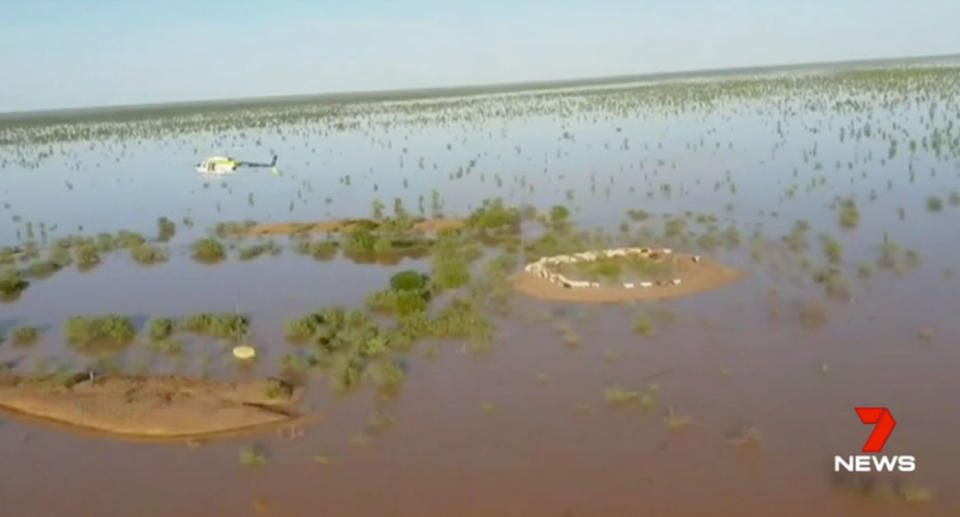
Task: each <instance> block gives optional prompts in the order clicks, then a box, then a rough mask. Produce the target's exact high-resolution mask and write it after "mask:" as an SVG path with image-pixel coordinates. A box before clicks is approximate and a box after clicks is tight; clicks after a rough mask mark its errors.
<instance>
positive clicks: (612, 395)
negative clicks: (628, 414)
mask: <svg viewBox="0 0 960 517" xmlns="http://www.w3.org/2000/svg"><path fill="white" fill-rule="evenodd" d="M603 398H605V399H606V400H607V402H609V403H611V404H617V405H622V404H627V403H630V402H635V401H638V400H640V392H639V391H636V390H630V389H626V388H623V387H621V386H610V387H608V388H607V389H605V390H604V391H603Z"/></svg>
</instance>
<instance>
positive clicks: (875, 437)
mask: <svg viewBox="0 0 960 517" xmlns="http://www.w3.org/2000/svg"><path fill="white" fill-rule="evenodd" d="M856 409H857V415H858V416H859V417H860V421H861V422H863V423H865V424H875V427H874V428H873V432H871V433H870V437H869V438H867V443H865V444H863V452H880V450H881V449H883V445H884V444H885V443H887V438H889V437H890V433H891V432H893V428H894V427H895V426H896V425H897V422H896V421H895V420H894V419H893V415H891V414H890V410H889V409H887V408H885V407H858V408H856Z"/></svg>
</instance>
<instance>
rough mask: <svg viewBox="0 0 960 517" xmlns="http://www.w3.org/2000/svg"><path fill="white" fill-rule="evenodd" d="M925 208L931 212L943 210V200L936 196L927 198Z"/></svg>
mask: <svg viewBox="0 0 960 517" xmlns="http://www.w3.org/2000/svg"><path fill="white" fill-rule="evenodd" d="M927 210H929V211H931V212H939V211H941V210H943V200H941V199H940V198H938V197H936V196H933V197H929V198H927Z"/></svg>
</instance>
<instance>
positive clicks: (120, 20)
mask: <svg viewBox="0 0 960 517" xmlns="http://www.w3.org/2000/svg"><path fill="white" fill-rule="evenodd" d="M0 13H2V16H0V49H2V50H0V112H4V111H24V110H34V109H52V108H68V107H85V106H104V105H125V104H142V103H159V102H179V101H188V100H205V99H224V98H243V97H260V96H274V95H293V94H310V93H327V92H346V91H369V90H392V89H407V88H424V87H440V86H462V85H475V84H493V83H505V82H521V81H535V80H553V79H572V78H584V77H602V76H610V75H633V74H646V73H656V72H668V71H683V70H699V69H712V68H730V67H742V66H760V65H776V64H791V63H809V62H821V61H841V60H851V59H872V58H884V57H904V56H925V55H938V54H955V53H960V29H958V26H957V24H956V21H957V20H960V1H958V0H910V1H905V0H802V1H800V0H797V1H785V0H724V1H720V0H714V1H708V0H591V1H572V0H553V1H549V2H548V1H542V0H484V1H472V0H382V1H376V0H341V1H336V2H333V1H325V0H312V1H310V0H298V1H294V0H273V1H252V0H229V1H225V0H207V1H203V0H192V1H190V0H165V1H152V0H150V1H148V0H100V1H93V0H0Z"/></svg>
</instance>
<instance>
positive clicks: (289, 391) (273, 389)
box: [266, 378, 293, 400]
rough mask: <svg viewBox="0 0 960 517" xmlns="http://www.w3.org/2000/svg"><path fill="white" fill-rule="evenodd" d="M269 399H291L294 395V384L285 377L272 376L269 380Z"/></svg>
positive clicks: (267, 390)
mask: <svg viewBox="0 0 960 517" xmlns="http://www.w3.org/2000/svg"><path fill="white" fill-rule="evenodd" d="M266 396H267V398H268V399H284V400H286V399H290V398H291V397H293V385H292V384H290V383H289V382H287V381H285V380H283V379H277V378H271V379H269V380H268V381H267V388H266Z"/></svg>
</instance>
